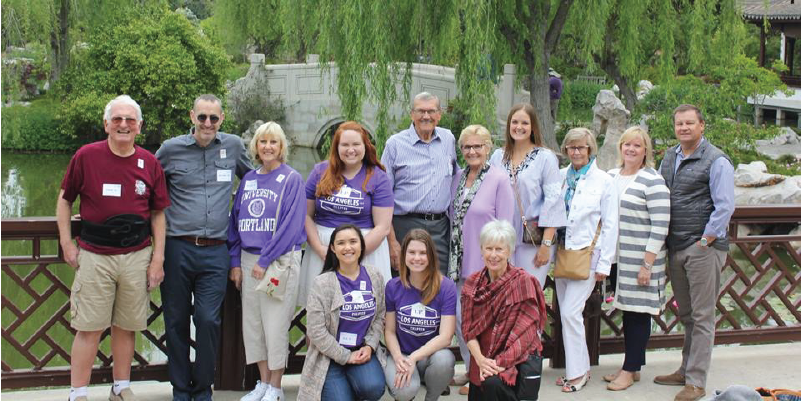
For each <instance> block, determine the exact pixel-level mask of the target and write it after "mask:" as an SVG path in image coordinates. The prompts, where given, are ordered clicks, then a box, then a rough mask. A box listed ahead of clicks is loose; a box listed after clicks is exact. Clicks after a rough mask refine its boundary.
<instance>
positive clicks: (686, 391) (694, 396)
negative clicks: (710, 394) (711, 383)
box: [673, 384, 706, 401]
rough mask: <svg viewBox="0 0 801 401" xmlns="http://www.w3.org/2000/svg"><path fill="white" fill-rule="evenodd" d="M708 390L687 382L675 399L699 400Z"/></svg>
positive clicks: (682, 400) (680, 400) (679, 400)
mask: <svg viewBox="0 0 801 401" xmlns="http://www.w3.org/2000/svg"><path fill="white" fill-rule="evenodd" d="M705 395H706V391H704V388H703V387H698V386H693V385H692V384H685V385H684V388H683V389H681V391H679V393H678V394H676V398H674V399H673V401H698V400H700V399H701V398H704V396H705Z"/></svg>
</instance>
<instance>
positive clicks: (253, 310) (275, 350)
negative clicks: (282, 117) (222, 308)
mask: <svg viewBox="0 0 801 401" xmlns="http://www.w3.org/2000/svg"><path fill="white" fill-rule="evenodd" d="M249 151H250V156H251V158H252V159H254V160H255V162H256V163H257V164H261V168H259V169H258V170H253V171H250V172H248V173H247V174H245V176H244V177H242V182H241V183H240V185H239V190H238V191H237V193H236V199H235V200H234V206H233V208H232V210H231V221H230V222H229V224H228V249H229V253H230V255H231V272H230V274H229V276H230V278H231V281H233V282H234V283H235V284H236V287H237V288H240V289H241V291H242V305H243V308H242V336H243V338H244V343H245V360H246V363H248V364H251V363H256V364H257V365H258V367H259V374H260V376H261V380H259V381H258V382H257V383H256V388H255V389H253V391H251V392H250V394H248V395H246V396H245V397H243V398H242V399H243V400H245V401H250V400H254V401H255V400H262V401H278V400H280V401H283V400H284V393H283V390H281V378H282V376H283V374H284V368H285V367H286V361H287V356H288V347H289V346H288V344H289V338H288V337H289V335H288V333H289V325H290V323H291V321H292V316H293V315H294V312H295V303H296V297H297V292H298V274H299V270H300V247H301V245H303V242H304V241H305V240H306V233H305V232H304V231H303V217H304V216H305V215H306V203H305V202H304V200H303V178H302V177H301V175H300V174H299V173H298V172H297V171H295V170H293V169H292V168H291V167H289V166H287V165H286V164H284V162H285V161H286V155H287V154H288V153H289V150H288V145H287V140H286V135H284V131H283V130H282V129H281V126H280V125H278V124H276V123H274V122H272V121H271V122H268V123H266V124H264V125H262V126H260V127H259V128H258V129H257V130H256V133H255V134H254V135H253V140H251V141H250V148H249ZM229 178H230V177H229ZM272 264H276V266H277V267H281V268H285V269H287V270H288V271H287V275H286V278H285V284H284V285H285V293H284V298H283V300H281V299H278V298H276V297H274V296H271V295H268V294H266V293H264V292H261V291H257V290H256V287H257V286H258V285H259V283H260V282H261V280H262V279H264V276H265V273H266V271H267V267H268V266H270V265H272ZM271 281H272V282H274V283H275V284H276V285H277V284H278V282H280V281H281V280H278V279H275V278H272V279H271Z"/></svg>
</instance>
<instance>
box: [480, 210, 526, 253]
mask: <svg viewBox="0 0 801 401" xmlns="http://www.w3.org/2000/svg"><path fill="white" fill-rule="evenodd" d="M515 242H517V233H516V232H515V228H514V227H512V223H509V222H508V221H506V220H496V219H493V220H492V221H490V222H489V223H487V224H484V227H482V228H481V233H480V234H479V235H478V243H479V244H480V245H481V248H484V246H485V245H487V244H503V245H506V247H507V248H509V255H510V256H511V255H512V254H514V253H515Z"/></svg>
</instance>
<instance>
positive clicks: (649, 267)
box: [642, 261, 654, 270]
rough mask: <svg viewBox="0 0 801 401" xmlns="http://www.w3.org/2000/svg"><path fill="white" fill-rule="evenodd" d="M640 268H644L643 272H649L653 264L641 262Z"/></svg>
mask: <svg viewBox="0 0 801 401" xmlns="http://www.w3.org/2000/svg"><path fill="white" fill-rule="evenodd" d="M642 267H644V268H645V270H651V268H652V267H654V264H653V263H648V262H646V261H643V262H642Z"/></svg>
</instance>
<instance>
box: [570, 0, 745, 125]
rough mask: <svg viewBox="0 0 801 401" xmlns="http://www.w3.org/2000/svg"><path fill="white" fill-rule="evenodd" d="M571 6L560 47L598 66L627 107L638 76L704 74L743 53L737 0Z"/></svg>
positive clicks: (634, 0) (614, 0)
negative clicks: (566, 39)
mask: <svg viewBox="0 0 801 401" xmlns="http://www.w3.org/2000/svg"><path fill="white" fill-rule="evenodd" d="M588 3H589V4H587V5H586V6H584V7H575V8H573V9H572V10H571V14H570V19H569V21H568V24H567V27H566V28H565V34H566V36H568V37H569V41H570V42H572V43H574V44H575V46H570V47H564V48H563V49H562V50H561V52H562V53H564V54H565V55H566V57H568V58H569V57H576V58H578V59H581V60H583V61H584V62H585V63H586V64H587V65H595V66H598V67H599V68H601V69H602V70H603V71H604V72H605V73H606V74H607V75H608V76H609V77H610V78H611V79H612V80H614V82H615V84H617V85H618V87H619V88H620V93H621V95H622V97H623V101H624V102H625V104H626V107H627V108H628V109H629V110H633V109H634V107H635V104H636V102H637V98H636V95H635V92H636V90H637V88H636V84H637V82H638V81H639V80H640V79H643V78H646V77H648V78H652V79H656V80H657V81H660V80H663V79H668V78H669V77H672V76H673V75H675V74H676V73H685V72H689V73H695V74H699V75H703V74H707V73H709V71H710V70H711V69H714V68H716V67H717V66H718V65H722V64H725V63H727V62H728V61H729V60H730V58H731V57H733V56H736V55H739V54H743V51H744V50H743V49H744V43H745V32H746V30H745V25H744V23H743V21H742V17H741V14H740V9H739V4H738V1H737V0H710V1H695V2H692V1H689V0H677V1H663V0H591V1H589V2H588Z"/></svg>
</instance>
